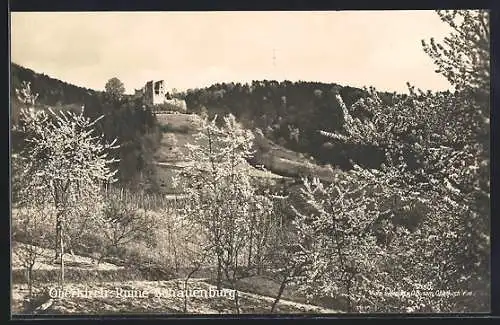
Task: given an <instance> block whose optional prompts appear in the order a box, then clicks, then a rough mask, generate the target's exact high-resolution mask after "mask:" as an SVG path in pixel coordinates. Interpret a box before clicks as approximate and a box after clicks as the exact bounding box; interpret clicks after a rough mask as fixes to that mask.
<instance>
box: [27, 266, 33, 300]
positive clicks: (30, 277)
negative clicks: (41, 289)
mask: <svg viewBox="0 0 500 325" xmlns="http://www.w3.org/2000/svg"><path fill="white" fill-rule="evenodd" d="M33 266H34V264H30V265H29V266H28V270H27V271H28V272H27V273H28V274H27V275H28V296H29V298H30V300H31V298H32V297H33Z"/></svg>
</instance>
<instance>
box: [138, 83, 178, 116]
mask: <svg viewBox="0 0 500 325" xmlns="http://www.w3.org/2000/svg"><path fill="white" fill-rule="evenodd" d="M135 96H136V97H142V98H143V101H144V104H145V105H150V106H153V107H154V108H155V111H156V112H186V111H187V105H186V101H184V100H183V99H179V98H175V97H174V94H173V93H172V91H171V90H170V91H169V90H168V89H167V87H166V83H165V81H164V80H158V81H153V80H151V81H148V82H146V84H145V85H144V87H142V88H141V89H136V90H135Z"/></svg>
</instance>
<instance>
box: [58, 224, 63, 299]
mask: <svg viewBox="0 0 500 325" xmlns="http://www.w3.org/2000/svg"><path fill="white" fill-rule="evenodd" d="M59 246H60V247H61V254H60V255H61V256H60V258H61V267H60V270H61V291H62V292H63V291H64V259H63V258H64V243H63V223H62V220H61V228H60V243H59Z"/></svg>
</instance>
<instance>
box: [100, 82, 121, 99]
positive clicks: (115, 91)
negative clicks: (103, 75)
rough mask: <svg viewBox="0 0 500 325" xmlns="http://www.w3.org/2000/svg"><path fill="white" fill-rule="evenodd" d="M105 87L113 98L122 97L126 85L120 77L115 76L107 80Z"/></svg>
mask: <svg viewBox="0 0 500 325" xmlns="http://www.w3.org/2000/svg"><path fill="white" fill-rule="evenodd" d="M104 89H105V91H106V93H107V94H109V95H110V96H111V97H113V98H117V99H120V98H121V97H122V96H123V94H124V93H125V86H124V84H123V82H121V81H120V79H118V78H116V77H113V78H111V79H109V80H108V82H106V85H105V86H104Z"/></svg>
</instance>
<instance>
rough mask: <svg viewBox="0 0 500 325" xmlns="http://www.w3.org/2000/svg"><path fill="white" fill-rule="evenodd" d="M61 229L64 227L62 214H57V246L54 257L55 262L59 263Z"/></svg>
mask: <svg viewBox="0 0 500 325" xmlns="http://www.w3.org/2000/svg"><path fill="white" fill-rule="evenodd" d="M61 227H62V213H61V212H59V211H58V212H57V215H56V245H55V257H54V262H55V263H57V262H58V260H59V258H60V257H59V253H60V251H61V246H60V244H61V239H62V236H61Z"/></svg>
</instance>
